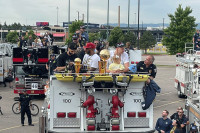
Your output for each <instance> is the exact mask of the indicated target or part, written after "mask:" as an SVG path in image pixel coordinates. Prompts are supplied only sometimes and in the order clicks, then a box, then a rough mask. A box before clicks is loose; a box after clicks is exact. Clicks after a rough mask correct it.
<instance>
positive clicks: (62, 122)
mask: <svg viewBox="0 0 200 133" xmlns="http://www.w3.org/2000/svg"><path fill="white" fill-rule="evenodd" d="M53 126H54V127H80V119H79V118H54V119H53Z"/></svg>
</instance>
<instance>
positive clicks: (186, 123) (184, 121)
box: [178, 110, 189, 133]
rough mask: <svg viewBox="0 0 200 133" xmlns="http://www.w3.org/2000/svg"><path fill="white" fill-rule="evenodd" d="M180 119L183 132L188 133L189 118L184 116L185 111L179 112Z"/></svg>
mask: <svg viewBox="0 0 200 133" xmlns="http://www.w3.org/2000/svg"><path fill="white" fill-rule="evenodd" d="M178 119H179V121H180V123H181V128H182V132H183V133H186V125H188V124H189V120H188V118H187V117H186V116H185V115H184V112H183V110H179V112H178Z"/></svg>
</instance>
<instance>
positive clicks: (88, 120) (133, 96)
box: [39, 51, 154, 133]
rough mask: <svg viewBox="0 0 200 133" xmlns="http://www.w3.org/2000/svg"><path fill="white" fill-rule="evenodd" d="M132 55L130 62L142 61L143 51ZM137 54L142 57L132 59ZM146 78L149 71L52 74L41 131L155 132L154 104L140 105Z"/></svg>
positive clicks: (41, 119) (40, 124) (41, 121)
mask: <svg viewBox="0 0 200 133" xmlns="http://www.w3.org/2000/svg"><path fill="white" fill-rule="evenodd" d="M138 53H140V55H138ZM130 54H131V55H130V56H132V57H130V60H131V61H130V62H132V63H135V62H138V61H140V60H141V52H138V51H135V52H134V51H132V52H130ZM134 56H135V59H140V60H137V61H136V60H133V57H134ZM136 56H137V57H136ZM138 56H139V57H138ZM147 79H148V74H140V73H127V74H118V75H115V74H99V73H83V74H81V73H64V72H63V73H56V74H55V75H52V76H51V77H50V82H49V88H48V87H47V88H46V98H45V102H44V105H43V107H42V116H41V117H40V119H39V126H40V127H39V130H40V133H43V132H70V133H72V132H137V133H142V132H154V127H153V104H152V105H151V106H150V107H149V108H148V109H147V110H143V109H142V104H141V103H142V102H143V101H144V97H143V87H144V86H145V82H146V80H147Z"/></svg>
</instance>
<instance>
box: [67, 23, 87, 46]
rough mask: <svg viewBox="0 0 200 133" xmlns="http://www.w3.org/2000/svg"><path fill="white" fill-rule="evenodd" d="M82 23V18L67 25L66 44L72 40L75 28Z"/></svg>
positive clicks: (77, 28)
mask: <svg viewBox="0 0 200 133" xmlns="http://www.w3.org/2000/svg"><path fill="white" fill-rule="evenodd" d="M82 25H84V23H83V21H82V20H79V21H74V22H72V24H70V25H69V38H67V39H66V44H68V43H69V42H72V36H73V34H74V33H75V32H76V30H79V29H80V26H82Z"/></svg>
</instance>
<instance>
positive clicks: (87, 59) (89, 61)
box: [83, 42, 100, 71]
mask: <svg viewBox="0 0 200 133" xmlns="http://www.w3.org/2000/svg"><path fill="white" fill-rule="evenodd" d="M83 48H84V49H85V52H86V54H85V55H84V57H83V67H87V70H88V71H95V70H97V69H98V68H99V65H98V62H99V61H100V57H99V56H98V55H97V54H95V48H96V46H95V44H94V43H91V42H89V43H87V44H86V46H84V47H83Z"/></svg>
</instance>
